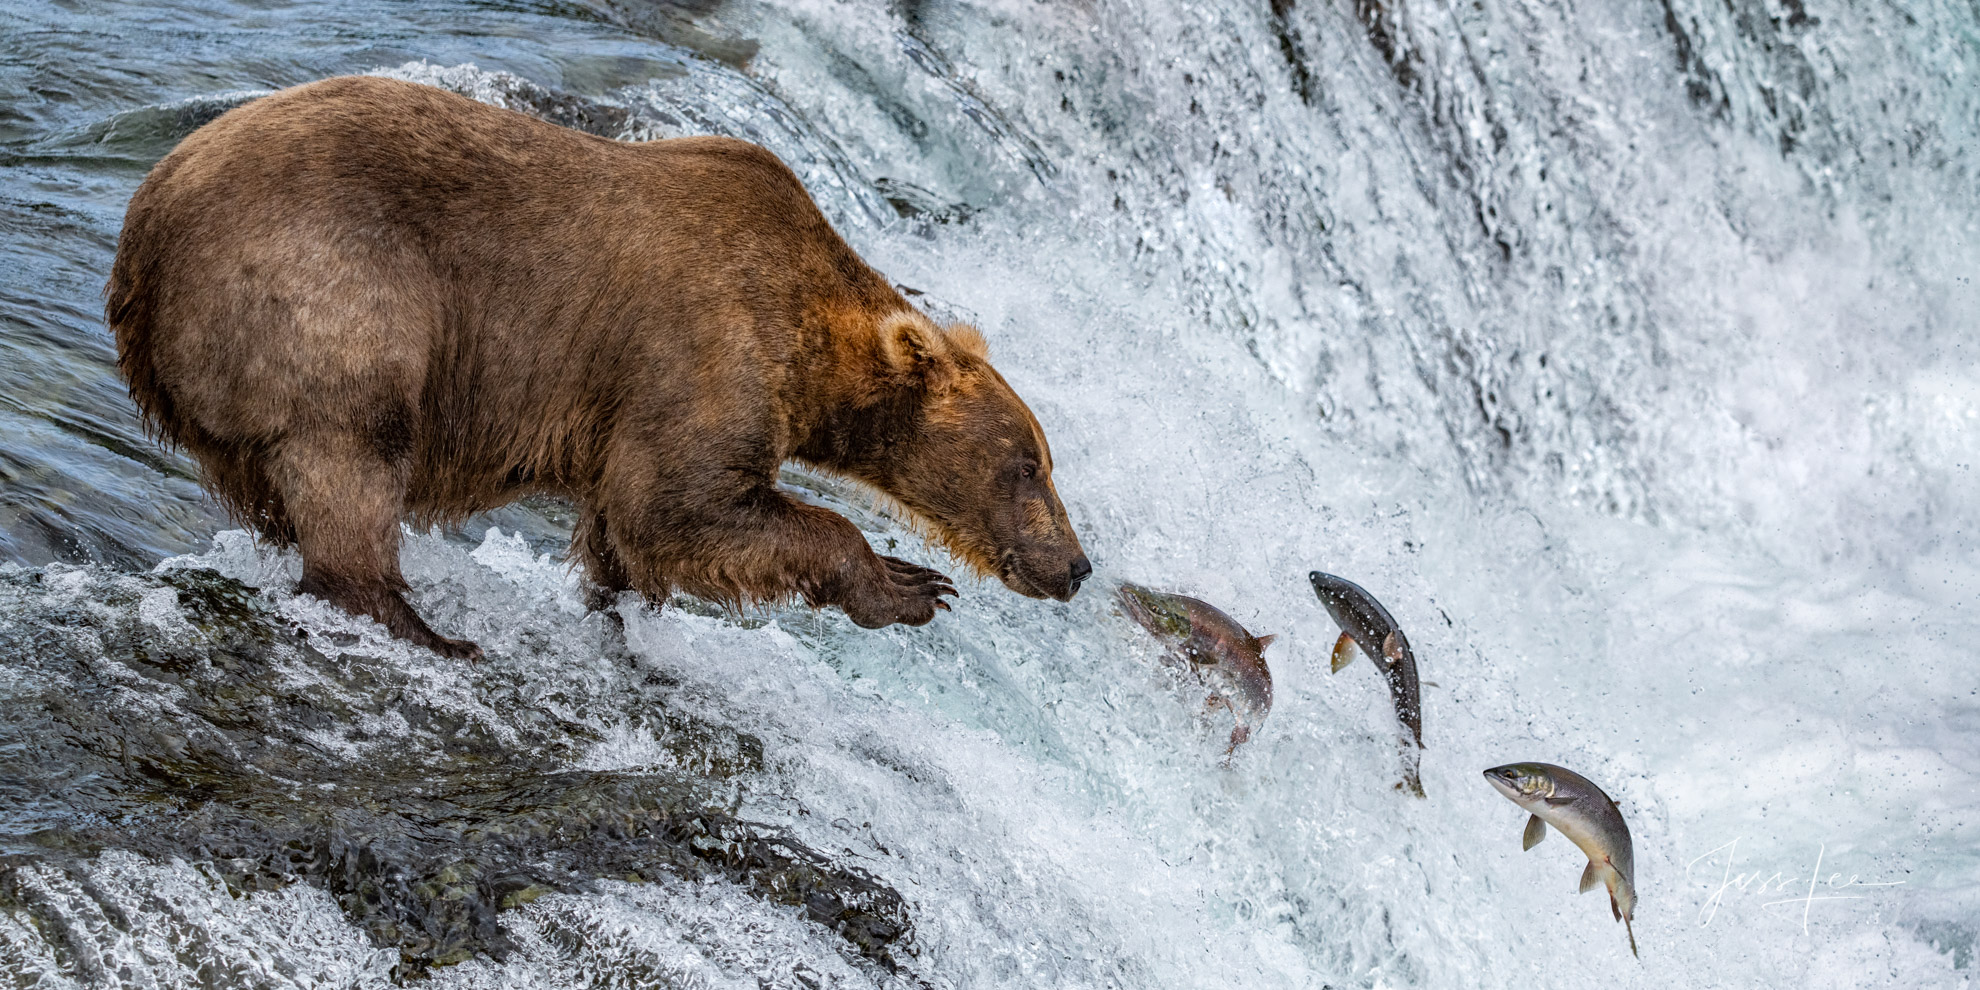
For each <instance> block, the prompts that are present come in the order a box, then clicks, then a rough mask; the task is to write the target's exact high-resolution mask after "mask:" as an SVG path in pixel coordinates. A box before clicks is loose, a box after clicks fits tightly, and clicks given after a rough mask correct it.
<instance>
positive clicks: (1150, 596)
mask: <svg viewBox="0 0 1980 990" xmlns="http://www.w3.org/2000/svg"><path fill="white" fill-rule="evenodd" d="M1119 598H1120V603H1121V609H1122V610H1123V611H1125V612H1126V613H1127V614H1128V617H1129V618H1131V619H1133V620H1134V621H1135V622H1138V623H1140V624H1141V627H1142V628H1144V629H1147V630H1148V631H1149V632H1151V633H1154V634H1155V635H1156V636H1157V637H1158V638H1160V639H1162V640H1164V641H1166V642H1168V643H1169V644H1170V646H1171V648H1172V649H1173V651H1174V652H1175V653H1176V654H1177V655H1178V656H1179V657H1180V658H1181V659H1183V660H1185V661H1187V662H1188V664H1189V667H1190V669H1191V670H1193V671H1195V672H1196V673H1197V674H1198V675H1199V676H1202V677H1205V678H1208V679H1209V680H1210V681H1211V684H1212V690H1213V691H1214V692H1215V693H1213V694H1211V696H1210V702H1209V706H1210V707H1211V708H1218V707H1222V708H1228V709H1230V710H1231V714H1232V715H1233V716H1235V717H1236V718H1237V727H1236V728H1234V729H1232V730H1231V744H1230V746H1229V747H1228V748H1226V749H1225V750H1224V755H1226V756H1228V755H1230V754H1231V753H1232V752H1234V751H1236V749H1237V748H1238V746H1239V745H1240V744H1242V743H1243V742H1244V741H1245V740H1247V739H1250V738H1251V731H1252V730H1253V729H1254V728H1256V727H1257V726H1258V724H1259V723H1261V722H1263V721H1264V720H1265V716H1266V715H1268V714H1270V713H1271V711H1272V671H1271V670H1270V669H1269V668H1267V667H1266V666H1265V647H1266V646H1267V645H1268V644H1270V643H1271V642H1272V640H1273V638H1274V637H1272V636H1258V637H1254V636H1252V635H1251V633H1249V632H1246V631H1245V628H1244V627H1243V626H1241V625H1238V623H1237V620H1236V619H1233V618H1231V617H1230V616H1228V615H1225V614H1224V613H1223V611H1222V610H1221V609H1219V608H1217V607H1216V606H1215V605H1212V604H1210V603H1209V602H1206V601H1202V600H1200V599H1196V598H1190V597H1189V596H1187V595H1170V594H1165V593H1163V592H1160V591H1151V590H1149V589H1147V588H1144V587H1141V586H1140V585H1138V584H1130V583H1125V582H1124V583H1122V585H1121V590H1120V593H1119Z"/></svg>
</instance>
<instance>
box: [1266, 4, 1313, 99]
mask: <svg viewBox="0 0 1980 990" xmlns="http://www.w3.org/2000/svg"><path fill="white" fill-rule="evenodd" d="M1271 2H1272V37H1273V39H1274V40H1276V41H1278V43H1279V57H1280V58H1283V59H1285V60H1286V69H1287V71H1289V72H1291V73H1292V87H1293V93H1294V94H1295V95H1297V96H1298V97H1299V101H1300V102H1301V103H1305V104H1308V105H1311V104H1312V103H1313V72H1312V71H1311V70H1310V69H1308V68H1307V60H1306V46H1305V45H1304V44H1302V43H1301V42H1300V37H1299V28H1298V27H1296V26H1294V24H1293V22H1292V13H1293V9H1294V7H1295V6H1296V2H1295V0H1271Z"/></svg>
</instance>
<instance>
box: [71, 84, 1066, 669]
mask: <svg viewBox="0 0 1980 990" xmlns="http://www.w3.org/2000/svg"><path fill="white" fill-rule="evenodd" d="M107 296H108V305H107V314H108V320H109V323H110V326H111V327H112V328H113V329H114V330H115V331H116V336H117V351H118V363H119V366H120V367H121V369H122V370H123V373H124V375H125V377H126V378H127V379H128V381H129V383H130V388H131V395H132V397H133V398H134V399H135V400H136V401H137V404H138V406H139V407H140V408H141V409H142V410H143V411H144V413H145V415H146V417H147V419H148V421H149V422H150V423H151V425H152V426H153V427H154V428H155V430H156V431H157V432H159V433H161V434H163V435H164V436H165V437H166V438H169V439H170V440H172V441H175V442H176V443H178V444H180V445H182V446H183V447H184V448H185V449H186V450H188V451H190V452H191V453H192V455H193V456H194V457H196V458H197V459H198V460H199V462H200V465H201V466H202V468H203V469H204V472H205V479H206V483H207V485H208V486H209V487H210V488H211V489H212V490H213V492H214V493H215V494H216V495H217V496H218V497H219V499H220V500H221V502H222V503H224V504H225V506H226V507H227V508H228V509H229V510H230V511H231V512H232V513H233V514H234V515H235V516H236V517H238V518H239V519H240V520H241V521H242V522H244V523H245V524H248V525H250V526H252V527H253V528H254V529H256V530H257V531H258V532H259V533H260V534H261V535H262V536H263V537H264V538H266V539H268V540H270V541H272V542H274V543H276V544H279V545H291V544H293V545H297V546H298V547H299V548H300V550H301V553H302V558H303V579H302V585H301V590H303V591H306V592H310V593H313V594H316V595H319V596H321V597H323V598H325V599H327V600H329V601H331V602H334V603H336V604H338V605H340V606H342V607H344V608H346V609H348V610H350V611H352V612H355V613H360V614H365V615H370V616H372V617H374V618H377V619H378V620H379V621H381V622H383V623H384V624H385V625H386V626H387V627H388V628H390V629H391V631H392V632H393V633H394V634H395V635H398V636H401V637H404V638H407V639H410V640H412V641H413V642H416V643H419V644H421V645H425V646H428V647H431V648H433V649H435V650H437V651H440V652H442V653H446V654H449V655H457V656H474V655H478V653H479V650H478V648H477V647H475V646H474V644H472V643H467V642H463V641H460V640H452V639H447V638H444V637H441V636H438V635H436V634H435V633H434V632H433V631H432V630H431V629H429V628H428V627H427V626H426V624H425V622H423V621H422V620H421V619H420V617H419V615H418V614H417V613H415V612H414V611H413V609H412V608H411V607H410V606H409V605H407V604H406V602H405V600H404V598H403V597H402V592H403V591H404V590H405V588H406V584H405V580H404V579H403V577H402V576H401V575H400V571H399V562H398V546H399V528H400V522H401V520H402V519H404V518H407V517H410V518H411V519H412V520H413V521H414V522H415V523H416V524H418V525H431V524H435V523H447V522H457V521H459V520H461V519H464V518H465V517H467V516H468V515H470V514H472V513H476V512H481V511H484V510H487V509H492V508H495V507H497V506H500V505H503V504H505V503H507V502H510V501H513V500H515V499H516V498H518V497H521V496H523V495H526V494H530V493H535V492H547V493H554V494H557V495H562V496H565V497H568V498H569V499H571V500H572V501H573V502H575V503H576V505H577V507H578V509H579V518H580V520H581V521H580V523H579V525H578V526H577V531H576V533H575V534H574V537H573V541H572V544H573V551H574V552H575V554H576V556H577V557H578V558H579V559H580V560H582V562H583V563H584V565H585V568H586V570H587V572H588V573H589V575H590V577H591V578H592V580H594V581H595V582H597V583H598V584H599V585H600V586H602V589H603V590H606V591H617V590H621V589H627V588H631V589H637V590H638V591H640V592H641V593H643V594H644V595H645V596H646V597H647V598H648V599H650V600H655V601H658V600H662V599H664V598H665V596H667V595H668V594H669V593H671V592H672V591H674V590H676V589H679V590H683V591H686V592H688V593H690V594H694V595H697V596H701V597H704V598H710V599H715V600H719V601H724V602H743V601H761V600H770V599H778V598H784V597H789V596H794V595H795V596H801V597H802V598H803V599H804V600H805V601H806V602H808V603H810V604H811V605H812V606H814V607H820V606H825V605H837V606H839V607H841V608H843V609H844V610H845V611H846V613H847V614H848V615H850V616H851V617H852V618H853V619H854V620H855V621H856V622H858V623H859V624H861V625H863V626H868V627H877V626H884V625H887V624H889V623H894V622H903V623H909V624H920V623H924V622H927V621H928V620H929V619H931V618H932V617H933V616H934V613H935V609H936V608H938V607H940V608H947V607H948V606H947V603H946V602H944V601H943V600H942V596H944V595H952V594H954V593H955V592H954V589H953V588H952V587H951V586H950V585H949V583H948V579H947V578H945V577H944V576H943V575H941V574H939V573H937V572H935V571H932V570H929V569H927V568H924V567H919V566H916V565H913V564H909V563H907V562H905V561H900V560H896V559H894V558H890V557H881V556H878V555H876V554H874V553H873V551H872V550H871V549H869V547H868V545H867V543H866V540H865V539H864V538H863V537H862V536H861V535H860V533H859V531H858V529H856V528H855V527H854V526H853V525H852V524H851V523H849V522H847V521H846V520H845V519H844V518H842V517H840V516H838V515H836V514H834V513H832V512H829V511H827V510H825V509H822V508H818V507H816V506H812V505H807V504H805V503H802V502H799V501H797V500H795V499H793V498H792V497H790V496H789V495H788V494H787V493H785V492H784V491H782V490H780V489H779V488H778V486H777V483H776V477H777V471H778V468H779V466H780V465H781V464H783V463H784V462H785V461H786V460H790V459H796V460H799V461H802V462H805V463H808V464H811V465H814V466H817V467H820V468H823V469H827V470H830V471H834V472H838V473H841V474H843V475H846V476H849V477H852V478H855V479H857V480H859V481H862V482H865V483H867V484H869V485H872V486H873V487H875V488H877V489H879V490H880V491H881V492H884V493H885V494H887V495H888V496H891V497H892V498H893V499H894V500H896V501H897V502H899V503H900V504H901V505H903V506H905V507H906V508H907V509H908V510H909V511H910V512H911V513H912V514H913V515H914V516H915V517H917V521H919V522H920V523H921V524H922V525H923V526H924V527H925V528H926V529H927V531H928V532H929V533H930V534H931V535H933V536H934V537H936V538H937V539H939V540H940V541H941V542H943V543H944V544H945V545H947V546H948V547H949V548H950V550H951V551H952V552H953V553H954V554H955V555H956V556H957V558H958V559H960V560H962V561H963V562H965V564H966V565H968V566H970V567H973V568H975V569H978V570H980V571H982V572H984V573H988V574H995V575H996V576H998V577H999V578H1001V579H1002V580H1003V581H1004V582H1005V583H1006V584H1007V585H1008V586H1009V587H1011V588H1012V589H1014V590H1016V591H1018V592H1020V593H1023V594H1026V595H1031V596H1034V597H1046V596H1050V597H1055V598H1059V599H1062V600H1063V599H1070V598H1071V597H1072V595H1073V593H1074V592H1075V591H1076V590H1077V589H1078V585H1079V582H1080V580H1081V579H1082V578H1084V577H1085V576H1086V574H1087V573H1088V572H1089V571H1090V570H1091V568H1090V566H1088V564H1087V562H1086V558H1085V556H1084V555H1083V554H1082V552H1081V550H1080V546H1079V540H1078V537H1076V536H1075V535H1074V533H1073V530H1072V527H1071V525H1070V524H1069V522H1068V521H1067V519H1066V513H1065V508H1064V507H1063V506H1062V505H1061V504H1060V502H1059V498H1058V495H1057V493H1056V491H1055V490H1054V489H1053V487H1052V483H1051V471H1052V457H1051V452H1050V450H1049V448H1048V447H1047V445H1046V442H1045V435H1044V433H1043V432H1042V431H1041V430H1040V428H1039V426H1038V422H1037V420H1036V419H1035V418H1034V417H1033V416H1032V415H1031V411H1030V410H1029V409H1028V408H1026V406H1025V404H1024V403H1023V401H1021V400H1020V399H1019V398H1018V397H1017V394H1016V393H1014V392H1013V391H1012V390H1011V388H1010V386H1009V385H1007V384H1006V383H1005V382H1004V380H1003V378H1002V377H1001V376H1000V375H998V374H997V371H996V369H994V368H992V367H991V366H990V363H989V360H988V359H987V355H986V352H985V348H984V345H983V339H982V337H980V336H978V335H977V333H976V332H975V331H974V330H972V329H969V328H960V327H952V328H949V329H946V330H945V329H943V328H940V327H938V326H936V325H935V324H934V323H933V322H931V321H930V320H929V319H928V318H927V317H926V316H924V315H922V314H921V313H919V312H917V311H916V310H914V309H913V308H912V307H910V306H909V305H908V304H907V302H906V301H905V300H904V299H902V298H901V296H900V294H899V293H897V292H896V291H895V290H894V288H893V287H892V286H891V285H889V284H888V282H887V281H886V280H885V279H884V278H882V277H881V276H880V275H879V274H877V273H876V272H874V271H873V270H872V269H871V268H868V267H867V266H866V264H865V263H864V262H862V261H861V260H860V259H859V257H858V256H857V255H856V254H854V253H853V251H852V249H851V248H849V247H847V246H846V244H845V242H844V241H843V240H841V239H840V238H839V236H838V235H837V234H836V233H835V232H834V231H833V230H832V228H831V226H830V224H829V223H827V221H826V220H825V217H824V216H823V215H822V214H821V213H820V212H819V210H818V208H817V206H816V205H815V204H814V203H813V202H812V200H811V198H810V196H808V195H807V194H806V193H805V191H804V188H803V186H802V185H800V184H799V182H798V180H797V177H796V176H795V175H793V174H792V173H791V171H790V169H788V168H786V167H785V166H784V164H783V163H782V162H781V161H779V160H778V159H777V158H776V157H775V156H774V155H772V154H771V153H770V152H768V151H765V150H764V149H762V148H759V147H757V146H755V145H753V144H749V143H747V142H743V141H737V140H731V139H727V138H714V137H698V138H678V139H671V140H664V141H653V142H647V143H640V144H633V143H624V142H615V141H608V140H604V139H601V138H597V137H593V136H590V135H587V134H582V133H579V132H576V131H571V130H566V129H563V128H560V127H557V126H554V125H552V124H548V123H545V122H542V121H539V120H536V119H534V118H531V117H528V116H525V115H523V114H519V113H514V112H511V111H507V110H501V109H497V108H494V107H489V106H485V105H482V104H480V103H476V102H474V101H472V100H468V99H465V98H463V97H460V96H456V95H454V94H451V93H447V92H445V91H442V90H439V89H434V88H431V87H427V86H420V85H416V84H413V83H407V82H399V81H394V80H388V79H379V78H366V77H345V78H336V79H328V80H323V81H321V82H316V83H312V84H309V85H305V86H299V87H296V88H294V89H289V90H285V91H283V92H280V93H276V94H274V95H271V96H268V97H265V98H263V99H260V100H256V101H254V102H253V103H249V104H246V105H244V106H241V107H239V108H236V109H234V110H232V111H230V112H229V113H227V114H225V115H224V116H222V117H220V118H219V119H217V120H215V121H213V122H212V123H210V124H207V125H206V126H205V127H202V128H200V129H199V130H198V131H196V132H194V133H193V134H192V135H190V136H189V137H187V138H186V139H185V141H184V142H182V143H181V144H180V145H179V146H178V147H177V148H176V149H175V150H174V151H173V152H172V153H171V154H170V155H167V156H166V157H165V158H164V159H163V160H162V161H160V162H159V163H158V165H157V167H155V168H154V169H152V171H151V174H150V175H149V176H148V177H147V178H146V179H145V181H144V184H143V185H142V186H140V187H139V189H138V191H137V194H136V195H135V196H133V197H132V199H131V205H130V211H129V213H128V214H127V216H126V217H125V221H124V229H123V234H122V237H121V238H120V239H119V241H118V246H117V259H116V263H115V266H114V268H113V269H112V271H111V276H110V284H109V286H108V289H107Z"/></svg>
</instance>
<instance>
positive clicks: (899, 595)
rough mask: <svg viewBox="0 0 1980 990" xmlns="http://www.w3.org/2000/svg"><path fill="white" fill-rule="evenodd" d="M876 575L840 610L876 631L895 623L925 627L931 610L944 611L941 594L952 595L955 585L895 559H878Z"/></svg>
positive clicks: (932, 614)
mask: <svg viewBox="0 0 1980 990" xmlns="http://www.w3.org/2000/svg"><path fill="white" fill-rule="evenodd" d="M878 561H879V563H880V565H881V566H880V567H879V568H876V570H877V571H878V573H877V574H875V575H874V576H873V579H872V580H870V581H868V582H867V583H866V585H865V586H864V587H861V588H857V589H855V590H854V591H853V593H852V594H850V595H848V596H847V597H846V600H845V601H844V602H842V603H840V607H841V608H844V609H845V610H846V615H847V616H849V617H850V618H851V619H852V620H853V621H854V622H857V623H859V624H860V625H862V626H864V627H866V628H868V629H878V628H880V627H882V626H890V625H893V624H894V623H896V622H898V623H901V624H902V625H909V626H920V625H927V624H928V621H929V620H931V619H933V618H935V610H936V609H938V608H939V609H942V610H943V611H947V610H948V608H949V603H948V602H945V601H943V600H942V596H943V595H953V594H955V593H956V586H955V585H953V584H951V583H949V579H948V577H947V576H946V575H944V574H943V573H942V572H941V571H937V570H932V569H930V568H927V567H922V566H921V565H919V564H910V563H908V562H907V561H905V560H902V559H900V558H898V557H879V558H878Z"/></svg>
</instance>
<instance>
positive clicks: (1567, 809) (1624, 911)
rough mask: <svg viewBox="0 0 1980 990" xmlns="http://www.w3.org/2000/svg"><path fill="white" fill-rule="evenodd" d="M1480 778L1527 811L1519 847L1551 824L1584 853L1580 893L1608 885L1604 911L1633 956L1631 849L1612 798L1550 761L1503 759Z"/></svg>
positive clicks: (1633, 862)
mask: <svg viewBox="0 0 1980 990" xmlns="http://www.w3.org/2000/svg"><path fill="white" fill-rule="evenodd" d="M1485 779H1486V780H1489V781H1491V782H1492V786H1493V787H1495V788H1497V789H1498V791H1499V793H1500V794H1504V795H1505V796H1506V799H1507V800H1509V801H1511V802H1512V803H1514V804H1516V805H1519V806H1520V807H1522V808H1524V809H1526V810H1527V811H1529V812H1531V813H1532V816H1533V817H1531V818H1529V819H1527V821H1526V832H1525V834H1524V836H1523V837H1522V838H1521V840H1520V841H1521V844H1522V845H1523V846H1524V847H1525V848H1527V849H1531V848H1533V847H1534V846H1536V845H1539V844H1540V840H1541V839H1544V838H1546V837H1547V826H1549V825H1552V826H1554V828H1556V829H1558V830H1559V831H1560V833H1561V834H1562V835H1565V836H1567V837H1568V840H1569V841H1571V842H1573V843H1574V844H1575V845H1577V846H1579V847H1581V851H1582V852H1584V853H1586V854H1588V868H1587V869H1585V870H1582V871H1581V892H1582V893H1584V894H1585V893H1588V892H1589V891H1591V890H1593V889H1595V885H1596V884H1604V885H1606V886H1607V887H1608V888H1609V910H1610V911H1611V912H1612V913H1614V914H1615V916H1616V919H1617V920H1618V921H1621V922H1622V923H1623V930H1624V931H1626V932H1628V933H1629V954H1630V955H1632V956H1634V955H1637V952H1636V928H1635V926H1633V925H1631V924H1630V921H1631V919H1633V918H1635V917H1636V854H1635V852H1634V849H1633V847H1632V846H1631V845H1630V841H1629V824H1628V823H1627V822H1625V821H1623V816H1622V812H1621V811H1620V810H1618V809H1617V808H1616V803H1615V802H1614V801H1611V800H1609V796H1608V795H1607V794H1604V793H1602V789H1601V788H1600V787H1597V786H1595V784H1594V782H1593V781H1590V780H1589V779H1588V778H1587V777H1583V776H1582V775H1580V774H1578V773H1575V772H1574V771H1572V770H1569V769H1567V768H1566V767H1557V766H1554V765H1553V764H1551V763H1508V764H1506V765H1505V766H1502V767H1493V768H1492V769H1490V770H1487V771H1485ZM1639 958H1641V957H1640V956H1639Z"/></svg>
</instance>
